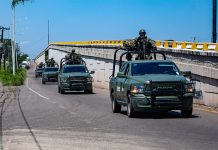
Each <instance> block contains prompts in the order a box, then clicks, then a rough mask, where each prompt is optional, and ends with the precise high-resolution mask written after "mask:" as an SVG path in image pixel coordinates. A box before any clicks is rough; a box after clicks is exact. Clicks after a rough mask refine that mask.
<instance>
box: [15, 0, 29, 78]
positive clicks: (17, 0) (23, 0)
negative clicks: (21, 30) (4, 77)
mask: <svg viewBox="0 0 218 150" xmlns="http://www.w3.org/2000/svg"><path fill="white" fill-rule="evenodd" d="M25 1H29V0H12V2H11V6H12V9H13V44H12V45H13V46H12V70H13V75H15V72H16V68H15V67H16V58H17V57H16V52H15V45H16V39H15V8H16V5H18V4H20V3H23V4H24V2H25Z"/></svg>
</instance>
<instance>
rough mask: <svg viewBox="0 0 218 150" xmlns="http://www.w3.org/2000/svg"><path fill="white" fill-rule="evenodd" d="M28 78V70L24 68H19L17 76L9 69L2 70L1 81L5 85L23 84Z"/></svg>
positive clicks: (0, 72) (0, 73)
mask: <svg viewBox="0 0 218 150" xmlns="http://www.w3.org/2000/svg"><path fill="white" fill-rule="evenodd" d="M25 79H26V70H25V69H23V68H20V69H17V71H16V74H15V76H13V74H12V73H11V72H9V71H7V70H6V71H3V70H1V71H0V81H1V82H2V84H3V85H5V86H19V85H23V84H24V81H25Z"/></svg>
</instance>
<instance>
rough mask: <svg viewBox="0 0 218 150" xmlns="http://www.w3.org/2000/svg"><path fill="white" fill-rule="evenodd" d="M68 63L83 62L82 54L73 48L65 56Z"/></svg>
mask: <svg viewBox="0 0 218 150" xmlns="http://www.w3.org/2000/svg"><path fill="white" fill-rule="evenodd" d="M65 59H66V64H81V61H82V58H81V55H80V54H76V53H75V50H74V49H73V50H72V51H71V53H70V54H68V55H66V56H65Z"/></svg>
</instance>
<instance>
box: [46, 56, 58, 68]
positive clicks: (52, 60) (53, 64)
mask: <svg viewBox="0 0 218 150" xmlns="http://www.w3.org/2000/svg"><path fill="white" fill-rule="evenodd" d="M56 64H57V63H56V62H55V60H54V58H51V59H49V60H48V61H47V67H55V65H56Z"/></svg>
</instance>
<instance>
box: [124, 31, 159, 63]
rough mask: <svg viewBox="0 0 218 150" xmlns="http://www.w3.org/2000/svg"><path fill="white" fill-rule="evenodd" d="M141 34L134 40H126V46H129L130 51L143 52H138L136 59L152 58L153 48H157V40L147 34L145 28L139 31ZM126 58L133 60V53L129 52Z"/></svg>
mask: <svg viewBox="0 0 218 150" xmlns="http://www.w3.org/2000/svg"><path fill="white" fill-rule="evenodd" d="M139 35H140V36H139V37H137V38H136V39H134V40H128V41H125V42H124V47H125V48H127V50H128V51H135V52H141V54H138V56H137V57H136V59H139V60H140V59H152V57H151V56H150V53H151V50H156V49H157V48H156V45H155V41H153V40H151V39H149V38H148V37H147V36H145V35H146V32H145V30H144V29H142V30H140V31H139ZM126 59H127V60H131V59H132V55H131V54H127V56H126Z"/></svg>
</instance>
